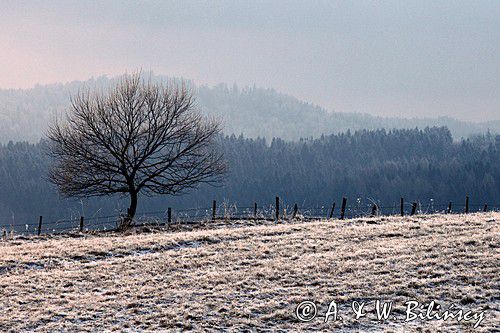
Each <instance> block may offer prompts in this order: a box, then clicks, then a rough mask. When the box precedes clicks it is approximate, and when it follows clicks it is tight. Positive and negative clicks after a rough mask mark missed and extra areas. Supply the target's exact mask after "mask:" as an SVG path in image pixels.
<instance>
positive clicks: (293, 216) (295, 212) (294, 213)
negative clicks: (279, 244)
mask: <svg viewBox="0 0 500 333" xmlns="http://www.w3.org/2000/svg"><path fill="white" fill-rule="evenodd" d="M298 211H299V206H297V204H295V205H293V214H292V219H294V218H295V217H296V216H297V212H298Z"/></svg>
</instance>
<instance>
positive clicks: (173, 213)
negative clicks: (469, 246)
mask: <svg viewBox="0 0 500 333" xmlns="http://www.w3.org/2000/svg"><path fill="white" fill-rule="evenodd" d="M464 202H465V203H461V204H456V203H453V202H448V203H446V204H437V203H434V201H431V202H428V203H425V204H423V203H422V202H420V201H418V200H415V201H405V199H404V198H401V199H400V202H399V203H395V204H393V205H379V204H377V203H375V202H370V203H367V204H362V203H361V202H360V201H359V199H358V200H357V201H356V202H355V203H354V204H348V199H347V198H345V197H344V198H342V201H341V207H340V210H339V211H338V212H336V211H335V208H336V202H333V203H331V204H328V205H321V206H309V207H308V206H304V207H300V206H299V205H298V204H297V203H293V205H284V203H283V202H282V200H281V199H280V197H279V196H277V197H276V202H275V204H274V205H272V204H270V205H261V206H259V205H258V204H257V203H254V204H253V205H252V206H241V207H239V206H237V205H235V204H232V205H228V204H223V205H219V206H218V205H217V202H216V201H215V200H213V201H212V206H211V207H198V208H184V209H179V210H176V209H174V208H172V207H167V209H165V210H160V211H150V212H141V213H137V214H136V218H135V222H136V223H135V225H137V226H145V225H150V226H151V225H155V226H168V225H171V224H201V223H211V222H217V221H235V220H249V221H252V220H255V221H262V220H266V221H276V222H280V221H287V220H298V219H300V220H306V221H307V220H332V219H339V220H343V219H346V218H359V217H368V216H390V215H397V216H405V215H410V216H412V215H415V214H435V213H443V214H452V213H465V214H467V213H472V212H486V211H497V210H500V204H498V205H490V204H488V203H484V204H478V203H475V204H473V203H470V199H469V197H468V196H467V197H466V198H465V200H464ZM124 217H125V216H124V215H121V214H115V215H106V216H93V217H91V218H85V217H83V216H81V217H79V218H71V219H58V220H55V221H48V222H46V221H44V220H43V216H40V217H39V220H38V221H36V222H37V223H36V224H35V223H34V224H32V225H30V224H26V223H18V224H7V225H4V226H0V228H2V229H3V235H4V237H5V235H6V232H7V231H9V232H16V233H21V234H35V235H41V234H63V233H70V232H80V233H82V232H89V231H110V230H116V229H117V228H118V226H119V224H120V221H121V219H123V218H124ZM34 222H35V221H34ZM23 229H24V230H23Z"/></svg>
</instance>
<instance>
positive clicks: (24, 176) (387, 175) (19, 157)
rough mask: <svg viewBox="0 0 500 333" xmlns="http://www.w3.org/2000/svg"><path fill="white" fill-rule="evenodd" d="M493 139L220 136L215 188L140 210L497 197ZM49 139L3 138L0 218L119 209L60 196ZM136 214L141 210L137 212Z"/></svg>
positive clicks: (499, 173)
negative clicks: (221, 167)
mask: <svg viewBox="0 0 500 333" xmlns="http://www.w3.org/2000/svg"><path fill="white" fill-rule="evenodd" d="M495 139H496V138H495V136H493V135H491V134H485V135H477V136H474V137H471V138H469V139H467V140H462V141H460V142H456V141H454V140H453V139H452V135H451V133H450V131H449V130H448V129H447V128H445V127H433V128H425V129H397V130H390V131H387V130H383V129H381V130H360V131H355V132H351V131H346V132H345V133H340V134H332V135H323V136H321V137H320V138H317V139H302V140H299V141H285V140H282V139H279V138H275V139H272V140H271V141H268V140H266V139H264V138H257V139H252V138H245V137H244V136H242V135H240V136H235V135H231V136H222V135H220V136H218V137H217V144H218V145H219V147H220V150H221V151H222V152H223V154H224V156H225V158H226V160H227V164H228V173H227V177H226V181H225V182H224V183H223V184H222V185H220V186H218V187H215V188H214V187H208V186H201V187H200V188H199V189H197V190H195V191H193V192H191V193H189V194H187V195H183V196H161V197H147V198H146V197H145V198H141V200H143V204H142V205H141V210H142V211H158V210H166V208H167V207H174V209H181V208H191V207H209V206H210V204H211V201H212V200H213V199H216V200H217V201H218V202H219V203H222V202H226V203H229V204H236V205H237V206H250V205H253V203H254V202H257V203H258V204H259V206H261V205H265V204H266V205H268V204H271V203H272V201H273V199H274V197H275V196H276V195H279V196H280V197H281V198H282V200H283V201H284V202H285V204H289V205H291V204H293V203H298V204H299V206H301V207H305V206H320V205H329V204H331V202H332V201H334V200H337V201H339V200H340V198H342V196H346V197H348V198H350V200H351V202H352V200H358V199H359V201H361V202H367V203H368V202H369V200H370V199H372V200H374V201H375V202H377V203H379V204H381V205H383V204H390V203H396V202H398V200H399V198H400V197H401V196H403V197H405V198H406V199H407V200H408V201H414V200H420V201H422V202H429V201H430V200H431V199H432V200H434V202H435V203H439V204H444V203H448V201H453V202H455V203H462V202H463V200H464V197H465V195H466V194H468V195H469V196H470V197H471V201H472V202H473V203H478V204H483V203H486V202H488V203H489V204H490V206H491V205H495V204H500V202H498V201H500V147H499V146H498V141H496V140H495ZM47 149H48V142H46V141H43V140H42V141H40V142H39V143H37V144H31V143H27V142H17V143H13V142H9V143H8V144H3V145H0V188H1V191H0V225H9V224H10V223H13V222H15V223H29V224H34V223H35V222H36V220H37V217H38V216H39V215H43V216H44V218H46V219H59V218H70V217H76V216H80V215H85V216H88V217H91V216H96V215H106V214H110V213H116V212H121V213H124V212H125V211H126V208H127V207H128V202H127V200H126V198H123V200H122V199H120V197H116V196H114V197H109V198H93V199H82V200H72V199H62V198H60V196H59V194H58V192H57V189H56V188H55V187H54V185H52V184H50V182H49V181H48V176H47V171H48V169H49V166H50V165H51V160H50V158H49V157H48V156H47V154H46V152H47ZM138 214H140V212H138Z"/></svg>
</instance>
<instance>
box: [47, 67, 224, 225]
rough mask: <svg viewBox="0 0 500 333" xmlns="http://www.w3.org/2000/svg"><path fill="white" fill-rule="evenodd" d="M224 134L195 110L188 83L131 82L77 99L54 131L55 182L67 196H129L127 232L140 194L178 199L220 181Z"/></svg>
mask: <svg viewBox="0 0 500 333" xmlns="http://www.w3.org/2000/svg"><path fill="white" fill-rule="evenodd" d="M220 130H221V125H220V123H219V122H217V121H215V120H213V119H207V118H205V117H203V116H202V115H200V113H199V112H198V111H197V110H196V108H195V105H194V98H193V94H192V93H191V91H190V90H189V89H187V88H186V86H185V84H184V83H182V84H181V85H176V84H170V85H166V86H163V85H161V84H153V83H151V82H150V81H146V80H145V79H144V78H142V77H141V75H140V74H133V75H125V76H123V78H121V79H120V81H119V82H118V84H117V85H116V87H114V88H113V89H111V90H110V91H109V92H107V93H103V92H89V91H87V92H84V93H79V94H78V95H77V96H76V97H74V98H72V100H71V109H70V112H68V113H67V114H66V118H65V119H64V120H63V121H55V122H54V124H52V125H51V127H50V129H49V132H48V138H49V142H50V155H51V156H52V157H53V159H54V164H53V165H52V167H51V169H50V171H49V179H50V180H51V182H53V183H54V184H56V185H57V187H58V188H59V191H60V192H61V193H62V194H63V195H64V196H66V197H92V196H104V195H112V194H116V193H119V194H124V195H129V196H130V207H129V208H128V212H127V216H126V218H125V219H123V220H122V222H121V228H122V229H125V228H128V227H130V226H131V225H132V224H133V219H134V216H135V214H136V211H137V201H138V195H139V193H144V194H146V195H155V194H167V195H177V194H181V193H184V192H185V191H186V190H188V189H192V188H195V187H197V186H198V185H199V184H201V183H209V184H214V183H216V182H219V181H220V180H222V177H223V175H224V171H225V163H224V160H223V156H222V155H221V153H219V152H218V150H217V147H216V144H215V141H214V140H215V137H216V136H217V134H218V133H219V132H220Z"/></svg>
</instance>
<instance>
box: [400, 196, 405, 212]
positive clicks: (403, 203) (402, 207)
mask: <svg viewBox="0 0 500 333" xmlns="http://www.w3.org/2000/svg"><path fill="white" fill-rule="evenodd" d="M400 208H401V216H405V199H404V198H401V206H400Z"/></svg>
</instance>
